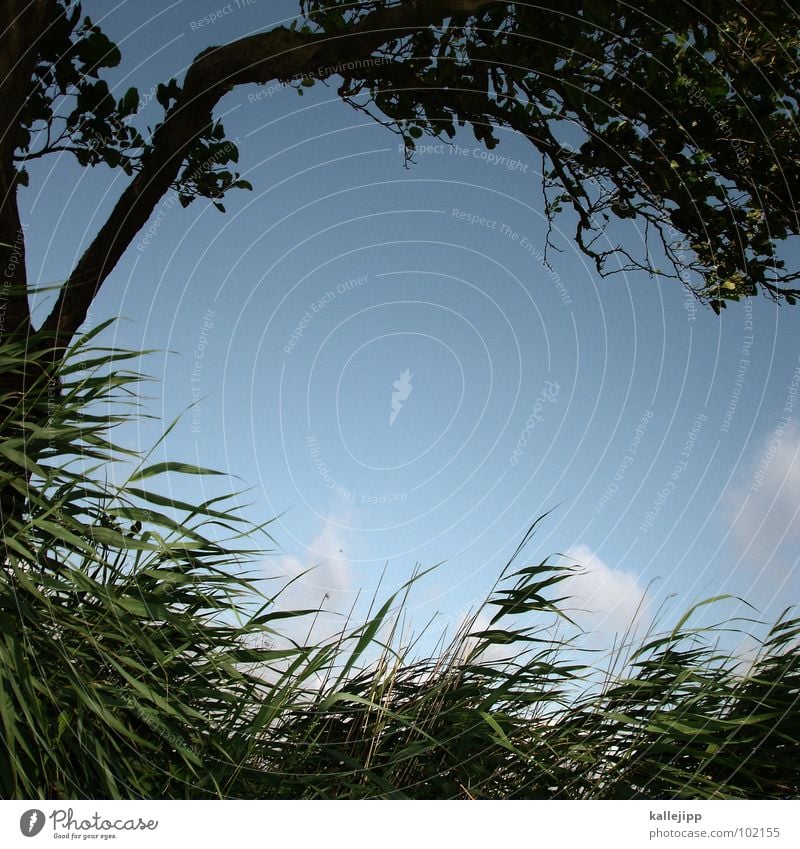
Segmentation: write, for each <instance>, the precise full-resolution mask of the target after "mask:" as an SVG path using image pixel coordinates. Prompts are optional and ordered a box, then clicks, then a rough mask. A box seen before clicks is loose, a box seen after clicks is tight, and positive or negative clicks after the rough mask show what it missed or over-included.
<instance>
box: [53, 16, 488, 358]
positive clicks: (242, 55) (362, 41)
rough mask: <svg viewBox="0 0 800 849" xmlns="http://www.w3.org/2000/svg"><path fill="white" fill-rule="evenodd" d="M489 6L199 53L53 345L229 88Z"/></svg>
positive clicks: (83, 266)
mask: <svg viewBox="0 0 800 849" xmlns="http://www.w3.org/2000/svg"><path fill="white" fill-rule="evenodd" d="M491 2H492V0H425V1H424V2H423V0H410V2H405V3H402V4H399V5H393V6H384V7H381V8H380V9H378V10H376V11H375V12H372V13H370V14H369V15H367V16H365V17H364V18H363V19H362V20H361V21H360V22H359V23H357V24H355V25H354V26H353V27H351V28H349V29H348V30H347V31H346V32H343V33H341V34H337V35H335V36H331V35H324V34H323V35H320V34H314V33H302V32H297V31H294V30H289V29H287V28H285V27H280V28H277V29H274V30H271V31H269V32H266V33H260V34H258V35H252V36H248V37H246V38H242V39H238V40H236V41H233V42H231V43H229V44H226V45H223V46H219V47H211V48H209V49H208V50H206V51H204V52H203V53H201V54H200V55H199V56H198V57H197V58H196V59H195V60H194V62H193V63H192V65H191V66H190V68H189V71H188V72H187V74H186V79H185V83H184V86H183V90H182V92H181V95H180V98H179V100H178V102H177V103H176V104H175V105H174V106H173V108H172V109H171V110H170V111H169V113H168V115H167V117H166V118H165V120H164V122H163V124H161V125H160V126H159V127H158V129H157V130H156V132H155V134H154V136H153V142H152V146H151V147H150V149H149V151H148V152H147V153H146V154H145V156H144V157H143V159H142V163H141V169H140V171H139V172H138V174H137V175H136V176H135V177H134V179H133V180H132V181H131V183H130V185H129V186H128V187H127V188H126V189H125V191H124V192H123V193H122V195H121V197H120V198H119V200H118V201H117V203H116V205H115V207H114V209H113V210H112V212H111V214H110V215H109V217H108V220H107V221H106V222H105V224H104V225H103V226H102V227H101V229H100V231H99V232H98V233H97V236H96V237H95V238H94V240H93V241H92V243H91V244H90V245H89V247H88V248H87V249H86V251H85V252H84V254H83V256H82V257H81V258H80V260H79V261H78V263H77V265H76V266H75V268H74V270H73V272H72V274H70V276H69V278H68V280H67V282H66V283H65V284H64V286H63V287H62V289H61V292H60V293H59V296H58V299H57V301H56V304H55V306H54V307H53V310H52V312H51V313H50V315H49V316H48V317H47V319H46V320H45V322H44V324H43V325H42V329H43V330H44V331H47V332H49V333H52V334H54V336H55V346H56V347H57V348H62V349H63V348H64V347H65V346H66V344H67V343H68V342H69V340H70V338H71V337H72V336H73V335H74V334H75V333H76V331H77V330H78V328H79V327H80V326H81V324H82V323H83V322H84V320H85V319H86V316H87V314H88V310H89V307H90V305H91V303H92V300H93V299H94V297H95V296H96V294H97V292H98V290H99V289H100V287H101V286H102V284H103V282H104V281H105V280H106V278H107V277H108V275H109V274H110V273H111V271H112V270H113V269H114V267H115V266H116V265H117V263H118V262H119V260H120V259H121V258H122V255H123V254H124V252H125V250H126V249H127V248H128V247H129V246H130V244H131V242H132V241H133V239H134V238H135V236H136V234H137V233H138V232H139V231H140V230H141V228H142V227H143V226H144V225H145V224H146V223H147V220H148V219H149V217H150V215H151V214H152V212H153V210H154V209H155V207H156V205H157V204H158V202H159V201H160V199H161V198H162V197H163V196H164V194H165V193H166V192H167V191H169V189H170V187H171V186H172V184H173V183H174V181H175V180H176V178H177V177H178V174H179V171H180V168H181V165H182V163H183V162H184V159H185V157H186V154H187V151H188V150H189V147H190V146H191V144H192V142H193V141H194V140H195V139H196V138H198V136H200V135H201V134H202V133H203V132H204V130H206V129H207V128H208V126H209V125H210V124H211V123H212V121H213V115H212V113H213V110H214V107H215V106H216V104H217V103H218V101H219V100H220V99H221V98H222V96H223V95H225V94H226V93H228V92H229V91H231V90H232V89H233V88H234V87H235V86H238V85H246V84H249V83H257V84H261V85H263V84H265V83H267V82H269V81H270V80H273V79H283V80H286V79H292V78H296V77H307V76H316V77H318V78H325V77H327V76H331V75H333V74H335V73H336V67H337V65H339V64H341V62H342V56H343V55H345V51H346V57H347V62H353V61H358V60H366V59H369V58H370V56H371V55H372V54H373V52H374V51H375V50H376V49H377V48H379V47H380V46H381V45H382V44H384V43H385V42H386V41H387V39H389V38H398V37H401V36H403V35H406V34H409V33H413V32H416V31H417V30H419V29H421V28H425V27H428V26H431V25H438V24H441V23H442V22H443V21H444V20H445V19H447V18H449V17H451V16H453V15H470V14H474V13H476V12H478V11H480V10H481V9H482V8H483V7H485V6H488V5H491Z"/></svg>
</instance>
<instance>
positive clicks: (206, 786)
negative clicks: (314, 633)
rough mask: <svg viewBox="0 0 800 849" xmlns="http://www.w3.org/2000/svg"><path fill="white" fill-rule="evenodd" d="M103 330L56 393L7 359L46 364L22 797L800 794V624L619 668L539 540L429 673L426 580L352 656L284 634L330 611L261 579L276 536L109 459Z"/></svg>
mask: <svg viewBox="0 0 800 849" xmlns="http://www.w3.org/2000/svg"><path fill="white" fill-rule="evenodd" d="M103 329H104V326H103V327H99V328H97V330H96V331H94V332H93V333H92V334H89V335H88V336H86V337H84V338H83V339H81V340H80V341H79V342H78V343H76V344H75V346H74V348H73V349H72V350H71V351H70V354H69V356H68V357H67V359H66V360H65V362H64V364H63V365H62V366H60V367H59V368H58V369H57V370H56V372H55V373H53V374H51V375H48V368H47V358H48V352H47V351H46V350H45V349H42V350H40V352H39V353H38V354H33V353H31V350H30V349H29V348H26V347H25V346H24V344H23V343H20V342H13V341H8V340H6V341H5V342H3V343H2V345H1V346H0V368H2V369H3V370H5V371H8V372H9V373H13V372H15V370H16V371H20V370H21V369H28V371H30V368H29V367H30V360H31V358H34V357H39V358H41V360H42V362H41V368H40V369H39V370H38V371H39V373H40V377H39V378H38V379H37V381H36V382H35V383H34V385H32V386H30V387H29V388H28V390H27V391H26V393H25V395H24V396H20V395H18V394H16V395H15V394H13V393H6V395H4V396H3V397H1V398H0V417H2V422H3V425H2V426H3V436H4V439H3V441H2V443H1V444H0V454H2V458H0V459H1V460H2V463H0V475H1V476H2V479H0V486H2V487H3V488H5V489H6V491H7V492H13V493H14V494H15V496H16V502H17V503H19V504H23V505H24V509H20V510H15V511H13V512H12V513H11V514H10V515H6V516H4V517H3V519H4V529H5V536H4V541H3V549H2V555H3V565H2V569H0V724H1V726H2V747H0V794H2V796H3V797H5V798H64V797H69V798H101V797H102V798H140V797H148V798H190V797H191V798H201V797H211V798H220V797H238V798H252V797H258V798H375V797H381V798H441V799H450V798H463V799H479V798H480V799H482V798H540V799H549V798H563V799H567V798H569V799H590V798H618V799H620V798H636V797H645V798H665V799H670V798H789V797H796V795H797V793H798V788H800V774H799V770H800V766H799V765H798V764H800V759H798V758H797V744H798V735H799V734H800V722H798V697H799V696H800V689H799V685H800V669H799V668H798V664H799V663H800V645H799V644H798V634H800V621H799V620H798V619H796V618H792V617H791V615H790V613H789V612H788V611H787V613H786V614H785V615H784V616H783V617H781V619H780V620H779V621H778V622H777V623H776V624H775V625H774V626H773V628H772V629H771V630H770V631H769V633H768V635H767V636H766V637H765V638H764V639H763V641H762V644H761V649H760V652H759V654H758V656H757V657H756V659H755V660H754V661H753V663H752V664H751V665H750V666H749V667H748V668H747V669H746V671H744V672H743V671H742V665H741V663H740V660H739V659H738V658H737V657H735V656H733V655H730V654H726V653H724V652H721V651H720V650H719V649H718V648H717V645H718V643H719V640H718V637H719V636H720V633H719V631H720V628H721V627H722V626H720V628H715V627H711V628H696V627H694V626H692V624H691V622H692V619H691V617H690V616H687V617H685V618H684V620H682V621H681V622H680V623H678V625H677V626H676V627H675V628H674V629H672V630H670V631H668V632H666V633H660V634H654V633H650V634H648V635H647V636H646V637H645V638H644V639H643V640H642V642H641V644H639V645H636V646H633V647H629V648H628V649H627V650H625V652H624V653H623V651H622V650H620V652H619V654H618V655H617V657H616V658H615V659H614V661H613V663H612V668H614V669H615V671H614V672H613V674H602V672H601V670H600V669H599V666H598V662H597V661H596V660H594V656H593V655H591V654H588V653H583V652H582V651H581V650H580V649H579V648H578V647H577V646H575V645H574V644H573V643H572V642H571V639H570V637H569V636H568V635H569V633H570V628H571V625H570V622H569V620H568V618H567V616H566V614H565V613H564V610H563V607H564V603H565V600H566V599H565V598H564V596H563V594H564V593H566V592H567V590H564V589H563V587H565V586H566V587H568V586H569V584H568V579H569V578H570V576H571V575H572V574H573V573H574V572H575V570H576V568H577V567H575V566H572V565H568V564H567V565H565V564H560V563H556V564H551V563H550V562H549V561H547V560H546V561H544V562H541V563H538V564H532V565H528V564H526V562H525V547H526V545H527V543H528V542H529V540H530V537H531V536H532V534H533V532H534V530H535V525H534V527H532V528H531V530H530V531H529V533H528V535H526V537H525V539H524V540H523V542H522V544H521V545H520V547H519V549H518V550H517V551H516V552H515V553H514V556H513V557H512V558H511V560H510V562H509V564H508V566H507V567H506V569H505V570H504V571H503V573H502V574H501V575H500V577H499V579H498V583H497V585H496V587H495V588H494V590H493V591H492V593H491V594H490V596H489V598H488V599H487V601H486V603H485V605H484V607H483V608H482V609H481V610H479V611H476V612H475V614H474V615H473V616H472V617H471V618H470V619H468V620H467V621H466V622H465V623H464V625H463V627H461V628H460V630H459V631H458V633H457V634H455V636H454V637H453V639H452V640H451V641H450V643H449V644H447V645H440V646H439V647H438V649H437V651H436V652H435V653H433V656H429V657H426V656H424V655H423V656H419V652H418V650H417V649H416V647H415V645H416V644H414V643H411V644H409V642H408V641H407V640H404V639H403V638H402V636H401V634H402V629H401V627H400V623H401V622H402V616H403V611H404V605H405V604H406V601H407V598H408V593H409V591H410V590H411V586H412V584H413V583H414V581H411V582H409V584H407V585H406V586H405V587H403V588H401V589H400V590H399V591H398V592H396V593H395V594H393V595H391V596H390V597H388V598H386V599H384V600H383V601H382V602H381V603H379V604H378V605H377V607H378V609H377V612H375V613H371V614H370V615H369V616H368V618H367V620H366V621H365V622H363V623H362V624H360V625H358V626H357V627H355V628H348V629H345V630H343V631H342V633H340V634H338V635H337V636H336V637H335V638H332V639H325V640H319V641H314V640H311V639H309V640H307V641H306V643H297V642H292V641H291V640H288V639H286V638H285V636H282V632H281V625H282V624H283V623H285V621H286V619H287V617H303V616H313V615H314V611H282V610H280V609H279V608H278V607H277V604H276V603H275V601H274V599H272V598H270V596H269V595H268V594H267V593H266V591H265V590H264V589H263V588H262V585H261V584H260V583H259V582H258V581H256V580H254V579H252V577H248V574H247V568H248V566H251V565H252V563H253V562H254V560H255V559H256V558H257V556H258V555H259V553H260V552H261V550H262V548H261V547H262V546H264V545H267V544H268V543H269V538H268V536H267V534H266V529H265V528H264V527H254V526H252V525H251V524H249V523H248V522H246V521H245V520H244V519H243V518H241V517H240V516H239V515H237V512H236V511H235V510H234V509H233V507H232V506H231V505H232V502H230V501H226V500H225V499H212V500H208V501H206V502H204V503H202V504H188V503H181V502H177V501H175V500H174V499H173V498H171V497H170V496H169V495H168V494H165V493H164V492H163V491H162V489H160V488H159V485H158V482H159V480H160V479H163V478H164V477H165V476H167V479H168V477H169V476H170V475H176V474H188V475H203V474H209V473H210V472H209V471H208V470H204V469H199V468H196V467H194V466H192V465H189V464H186V463H182V462H180V461H174V462H173V461H168V462H160V463H149V460H148V458H147V457H146V456H141V455H139V454H138V453H137V452H135V451H132V450H129V449H124V448H123V447H121V446H117V445H115V444H114V441H113V438H112V437H113V432H114V429H115V427H116V426H117V425H119V424H122V423H124V422H125V421H128V420H129V419H130V417H131V416H132V415H134V414H135V409H134V404H135V399H136V397H137V393H138V387H139V384H140V382H141V379H142V377H141V375H140V374H138V373H137V372H136V371H129V370H126V366H127V364H128V363H131V362H134V363H135V362H136V355H134V354H132V353H130V352H120V351H115V350H109V349H103V348H99V347H97V342H96V339H97V334H98V333H100V332H101V331H102V330H103ZM54 379H55V382H54ZM121 460H124V461H125V462H123V463H120V461H121ZM109 469H112V470H116V471H115V474H117V475H119V474H122V471H123V470H124V475H123V480H124V482H123V483H122V484H120V485H117V486H115V485H113V484H110V483H109V482H108V477H109ZM111 476H112V477H113V475H111ZM12 500H13V499H12ZM12 500H9V499H8V498H6V499H4V502H3V503H4V504H9V503H11V502H12ZM415 580H416V579H415ZM479 621H480V622H487V621H488V623H489V624H488V625H486V626H484V627H479V626H478V622H479ZM554 621H560V622H561V623H563V626H564V627H562V628H559V629H557V630H554V629H553V627H552V626H553V623H554ZM554 633H561V634H564V635H565V636H564V637H563V638H557V637H554V636H553V634H554Z"/></svg>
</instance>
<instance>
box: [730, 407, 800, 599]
mask: <svg viewBox="0 0 800 849" xmlns="http://www.w3.org/2000/svg"><path fill="white" fill-rule="evenodd" d="M723 513H724V516H725V519H726V520H727V521H728V522H729V523H730V527H731V534H730V541H731V543H732V544H733V546H734V548H735V551H734V554H735V557H736V562H737V565H738V564H741V565H746V566H747V569H748V572H749V574H750V575H751V577H752V579H753V580H754V582H755V578H758V577H764V576H768V577H769V579H770V581H769V583H770V587H771V588H772V589H773V590H774V592H775V593H776V594H780V591H781V586H782V585H783V583H784V582H785V581H786V580H788V579H789V577H790V576H791V574H792V572H793V571H794V567H795V566H796V556H797V555H796V551H797V543H798V542H800V426H798V423H797V422H796V421H794V420H789V421H788V422H784V423H782V424H781V425H779V426H778V427H777V428H776V429H775V430H774V431H773V432H772V433H770V434H769V435H768V436H767V437H766V439H765V440H764V441H763V443H762V444H760V445H759V446H758V450H757V451H756V453H755V456H754V457H753V460H752V462H751V464H750V467H749V469H748V473H747V475H746V476H745V477H744V478H743V479H741V480H740V481H739V482H738V483H737V484H736V485H734V486H733V487H731V488H729V489H728V490H727V492H726V493H725V496H724V499H723ZM760 583H763V582H760Z"/></svg>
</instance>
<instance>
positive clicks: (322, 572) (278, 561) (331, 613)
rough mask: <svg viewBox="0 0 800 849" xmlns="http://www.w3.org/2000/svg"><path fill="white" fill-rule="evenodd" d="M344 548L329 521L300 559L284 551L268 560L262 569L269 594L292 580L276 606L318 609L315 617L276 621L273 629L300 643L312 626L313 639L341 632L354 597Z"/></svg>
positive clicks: (335, 525)
mask: <svg viewBox="0 0 800 849" xmlns="http://www.w3.org/2000/svg"><path fill="white" fill-rule="evenodd" d="M345 550H346V546H345V542H344V539H343V537H342V534H341V531H340V527H339V525H337V524H335V523H333V522H331V521H329V522H326V524H325V526H324V527H323V529H322V530H321V532H320V533H319V534H318V535H317V536H316V538H315V539H314V540H313V541H312V542H311V543H310V544H309V545H308V546H306V548H305V551H304V553H303V555H302V558H301V557H296V556H294V555H290V554H286V555H282V556H279V557H274V558H271V559H270V561H269V562H268V564H267V568H266V572H267V575H268V576H269V577H274V580H273V581H271V582H270V584H269V589H268V590H267V591H268V592H269V594H270V595H273V594H275V593H277V591H278V589H279V588H281V587H283V586H284V585H286V584H288V583H289V582H290V581H291V582H292V583H291V584H290V585H289V586H288V587H286V589H284V590H283V591H282V592H281V593H280V595H279V596H278V599H277V601H276V603H275V607H276V608H277V609H280V610H283V611H286V610H303V609H307V610H312V609H320V608H321V609H322V612H321V613H319V614H318V615H317V616H316V617H314V616H305V617H302V618H297V619H285V620H284V619H282V620H278V622H277V623H276V625H275V628H276V630H278V631H280V633H281V634H282V635H283V636H286V637H289V638H290V639H293V640H295V641H299V642H304V641H305V640H306V639H307V638H308V635H309V629H311V628H312V625H313V631H312V632H311V639H312V640H314V641H315V642H316V641H319V640H324V639H327V638H330V637H331V636H333V635H334V634H338V633H339V632H340V631H341V629H342V627H343V626H344V624H345V622H346V619H347V614H348V613H349V611H350V608H351V607H352V606H353V602H354V600H355V598H356V589H355V588H354V586H353V584H354V581H353V568H352V565H351V564H350V561H349V560H348V559H347V558H346V557H345V556H343V554H344V551H345Z"/></svg>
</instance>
